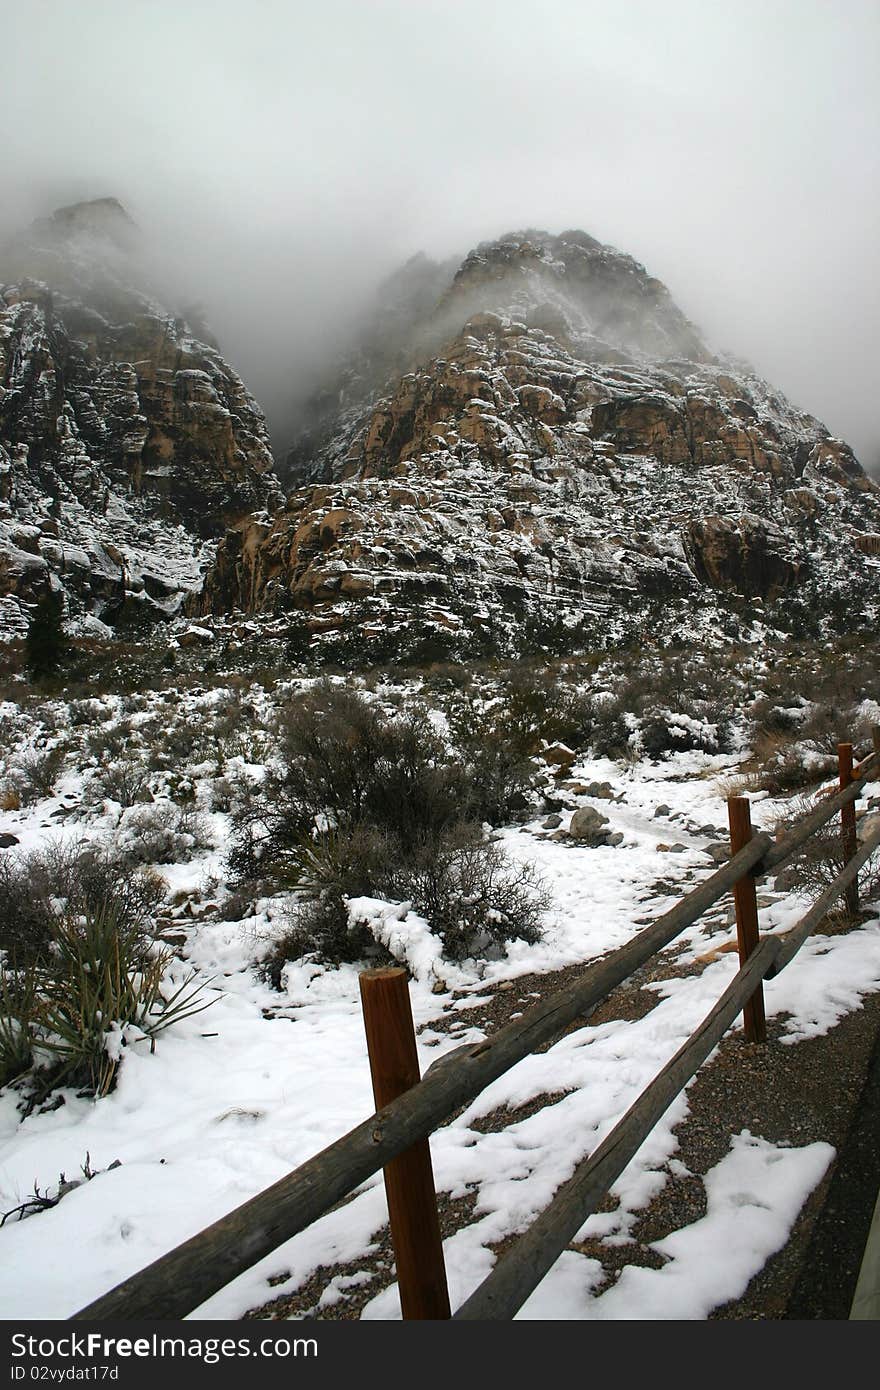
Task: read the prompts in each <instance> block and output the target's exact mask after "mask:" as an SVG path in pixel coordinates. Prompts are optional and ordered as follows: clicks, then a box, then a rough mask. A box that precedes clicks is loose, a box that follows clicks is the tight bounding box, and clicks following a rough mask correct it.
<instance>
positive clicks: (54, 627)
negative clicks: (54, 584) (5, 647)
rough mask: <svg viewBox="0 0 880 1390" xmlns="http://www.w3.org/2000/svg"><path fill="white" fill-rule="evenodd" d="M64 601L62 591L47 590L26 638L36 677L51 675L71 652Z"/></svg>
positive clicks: (37, 607) (30, 668)
mask: <svg viewBox="0 0 880 1390" xmlns="http://www.w3.org/2000/svg"><path fill="white" fill-rule="evenodd" d="M63 614H64V600H63V598H62V596H61V594H60V593H57V592H56V591H55V590H53V589H47V590H46V592H45V593H44V594H43V596H42V598H41V599H40V600H39V602H38V603H37V606H36V608H35V609H34V612H33V616H32V617H31V621H30V626H29V627H28V630H27V637H26V638H25V653H26V659H27V667H28V670H29V671H30V673H31V675H32V676H33V677H34V679H35V680H40V679H41V678H42V677H44V676H51V675H52V674H53V673H54V672H55V671H57V670H58V667H59V666H60V665H61V663H62V661H63V660H64V657H65V655H66V651H67V644H66V642H65V640H64V629H63V627H62V618H63Z"/></svg>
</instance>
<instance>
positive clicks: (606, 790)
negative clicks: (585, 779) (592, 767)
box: [583, 782, 614, 801]
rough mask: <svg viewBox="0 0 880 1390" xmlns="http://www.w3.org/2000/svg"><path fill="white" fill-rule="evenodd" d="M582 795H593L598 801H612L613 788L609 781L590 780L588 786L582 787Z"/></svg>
mask: <svg viewBox="0 0 880 1390" xmlns="http://www.w3.org/2000/svg"><path fill="white" fill-rule="evenodd" d="M583 795H584V796H594V797H596V798H597V800H599V801H613V800H614V788H613V787H612V785H611V783H610V782H591V783H590V784H589V786H587V787H584V790H583Z"/></svg>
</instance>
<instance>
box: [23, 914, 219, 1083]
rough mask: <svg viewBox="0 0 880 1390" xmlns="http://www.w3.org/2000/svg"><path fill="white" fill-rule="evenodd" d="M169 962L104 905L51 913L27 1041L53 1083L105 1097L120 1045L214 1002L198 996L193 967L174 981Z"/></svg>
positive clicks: (168, 955) (160, 950)
mask: <svg viewBox="0 0 880 1390" xmlns="http://www.w3.org/2000/svg"><path fill="white" fill-rule="evenodd" d="M171 960H172V953H171V952H170V951H168V950H167V949H164V948H162V947H160V946H158V945H157V944H156V943H155V941H153V940H152V939H151V938H150V937H148V936H146V935H145V934H144V932H143V931H142V930H141V929H139V928H138V927H137V926H132V925H123V924H120V921H119V916H118V913H117V912H116V911H115V910H114V909H113V908H111V907H107V906H105V907H102V908H99V909H97V910H96V911H93V912H89V913H86V914H83V915H78V916H67V917H62V918H59V920H58V922H57V924H56V925H55V927H54V929H53V933H52V942H51V945H50V950H49V953H48V963H47V962H46V961H44V962H43V963H42V965H41V966H40V967H37V970H38V974H39V984H38V990H39V996H40V1008H39V1027H38V1030H37V1037H36V1038H35V1043H36V1045H37V1047H38V1050H39V1051H40V1052H42V1053H45V1054H48V1058H49V1060H50V1063H52V1064H53V1065H52V1066H51V1078H52V1084H53V1085H57V1084H58V1083H59V1082H61V1081H64V1082H66V1083H67V1084H70V1085H81V1086H83V1087H85V1088H86V1089H87V1090H89V1091H90V1092H93V1093H94V1094H95V1095H96V1096H103V1095H106V1094H107V1093H108V1091H110V1090H111V1089H112V1087H113V1084H114V1082H115V1080H116V1074H117V1071H118V1068H119V1062H120V1060H121V1056H120V1048H121V1046H123V1045H125V1044H126V1043H129V1042H132V1041H135V1040H136V1039H138V1038H144V1037H147V1038H150V1039H155V1037H156V1035H157V1034H158V1033H160V1032H161V1031H162V1030H163V1029H164V1028H167V1027H168V1026H169V1025H170V1024H172V1023H177V1022H180V1020H181V1019H184V1018H189V1017H191V1016H192V1015H193V1014H197V1013H201V1012H202V1010H203V1009H207V1008H209V1007H210V1005H211V1004H212V1003H213V1002H214V1001H213V1000H212V999H207V1000H206V999H205V998H204V994H203V990H204V986H203V984H202V983H201V982H199V983H196V982H195V979H196V972H195V970H192V971H190V972H189V973H188V974H187V975H186V976H185V977H184V979H183V980H182V981H181V982H179V983H177V984H176V985H175V984H172V983H170V982H169V981H168V979H167V978H166V977H167V974H168V966H169V965H170V963H171ZM114 1044H115V1045H114Z"/></svg>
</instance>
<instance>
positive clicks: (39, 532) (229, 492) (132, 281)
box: [0, 198, 280, 633]
mask: <svg viewBox="0 0 880 1390" xmlns="http://www.w3.org/2000/svg"><path fill="white" fill-rule="evenodd" d="M137 242H138V231H137V228H136V226H135V224H134V223H133V222H132V221H131V220H130V218H129V217H128V215H127V214H126V212H125V210H124V209H123V208H122V207H121V205H120V204H119V203H118V202H117V201H116V200H115V199H112V198H105V199H99V200H97V201H95V202H91V203H84V204H83V203H80V204H75V205H74V206H72V207H69V208H63V209H60V210H59V211H58V212H56V213H55V214H54V215H53V216H52V217H50V218H47V219H44V220H42V221H40V222H38V223H35V224H34V226H33V227H32V228H31V229H30V230H29V232H28V233H27V234H26V235H24V236H22V237H19V238H18V239H16V240H15V241H14V242H13V243H12V244H10V245H7V246H6V247H5V248H3V251H2V254H0V623H2V626H3V627H4V629H5V630H6V631H7V633H8V632H10V631H11V632H13V633H14V632H16V631H20V630H22V628H23V627H24V626H25V624H26V614H27V611H28V606H29V604H31V603H32V602H33V600H34V599H35V598H36V597H38V595H39V593H40V592H41V591H42V590H43V589H44V588H45V587H46V585H47V583H49V582H51V583H53V584H55V585H58V586H60V587H61V588H62V589H63V590H64V591H65V594H66V599H67V609H68V616H69V617H71V618H76V617H78V616H81V617H82V616H86V615H89V616H91V617H97V618H99V619H101V618H103V619H105V620H107V621H109V622H111V623H112V622H116V621H118V619H119V618H120V615H123V614H124V615H125V618H126V619H127V618H128V617H129V616H130V615H132V614H135V615H137V614H140V613H143V614H145V615H153V616H161V615H162V614H163V613H168V612H173V611H174V610H175V608H176V607H177V606H178V605H179V603H180V599H181V596H182V594H183V593H184V592H188V591H190V590H191V589H192V588H194V587H197V586H198V585H199V583H200V575H201V571H202V569H203V568H204V564H205V562H206V552H205V547H206V544H208V543H209V542H210V541H211V540H212V539H216V538H217V537H218V536H220V535H222V534H223V532H224V531H225V529H226V528H227V527H228V526H230V525H234V524H236V523H237V522H239V521H240V520H241V518H242V517H243V516H245V515H248V514H250V513H252V512H254V511H256V510H258V509H259V508H261V507H265V506H266V505H267V504H269V503H271V502H272V501H273V500H278V498H279V495H280V494H279V489H278V483H277V480H276V479H275V477H274V474H273V472H272V456H271V452H270V449H269V438H268V432H267V429H266V424H265V421H264V418H263V415H262V412H261V411H260V408H259V407H258V405H257V404H256V402H255V401H254V399H253V397H252V396H251V395H250V393H249V392H248V390H247V389H246V387H245V386H244V383H243V382H242V381H241V379H240V378H239V377H238V376H237V375H236V373H235V372H234V371H233V370H232V368H231V367H230V366H229V365H228V364H227V363H226V362H225V361H224V359H223V357H222V356H221V354H220V352H219V350H218V349H217V346H216V344H214V343H213V342H212V341H211V340H210V338H209V337H208V336H207V335H206V332H205V330H204V328H203V327H202V326H201V325H200V324H199V323H198V322H196V323H192V324H191V323H189V322H188V321H187V319H186V318H185V317H183V316H181V315H179V314H174V313H172V312H170V311H169V309H168V308H167V307H165V306H164V305H162V304H160V303H158V302H157V301H156V300H155V298H153V296H152V295H151V294H150V293H148V292H145V291H144V290H143V289H142V288H138V281H137V278H136V277H137V274H138V272H137V269H136V264H137V261H136V257H135V256H134V255H133V253H134V252H135V251H136V248H137ZM98 630H100V629H98Z"/></svg>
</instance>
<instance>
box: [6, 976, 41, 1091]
mask: <svg viewBox="0 0 880 1390" xmlns="http://www.w3.org/2000/svg"><path fill="white" fill-rule="evenodd" d="M36 1017H37V987H36V977H35V974H34V971H33V970H13V969H9V968H7V967H6V966H2V967H0V1086H5V1085H6V1084H7V1082H9V1081H13V1080H14V1079H15V1077H16V1076H20V1075H21V1073H22V1072H25V1071H27V1070H28V1068H29V1067H30V1065H31V1063H32V1061H33V1035H34V1028H35V1026H36Z"/></svg>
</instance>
